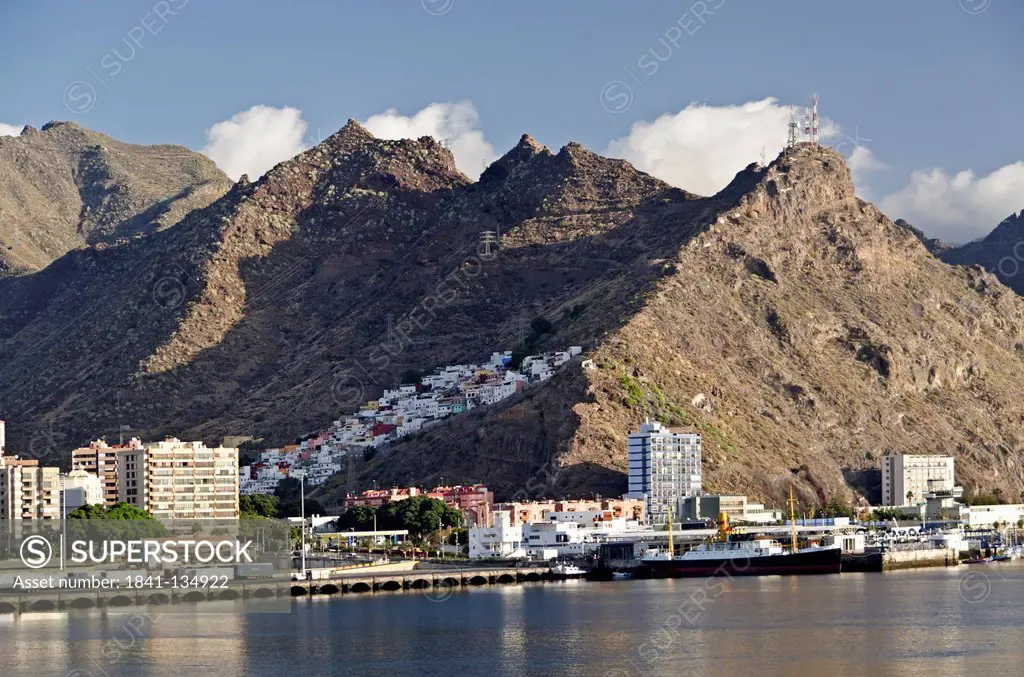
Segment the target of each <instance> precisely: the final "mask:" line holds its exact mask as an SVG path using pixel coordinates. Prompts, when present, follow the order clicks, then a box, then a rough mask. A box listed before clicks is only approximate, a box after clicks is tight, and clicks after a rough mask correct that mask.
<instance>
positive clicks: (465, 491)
mask: <svg viewBox="0 0 1024 677" xmlns="http://www.w3.org/2000/svg"><path fill="white" fill-rule="evenodd" d="M427 496H429V497H430V498H437V499H440V500H442V501H444V502H445V503H447V504H448V505H450V506H451V507H453V508H456V509H458V510H461V511H462V515H463V516H464V517H465V518H466V526H468V527H472V526H483V525H485V524H489V523H490V517H491V504H492V503H494V492H492V491H488V490H487V487H485V486H484V485H482V484H473V485H471V486H468V487H464V486H461V485H460V486H454V487H435V488H434V489H432V490H431V491H429V492H427Z"/></svg>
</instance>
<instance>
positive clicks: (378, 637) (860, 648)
mask: <svg viewBox="0 0 1024 677" xmlns="http://www.w3.org/2000/svg"><path fill="white" fill-rule="evenodd" d="M994 566H995V565H994ZM988 570H990V571H991V572H992V573H991V580H990V581H988V585H989V588H990V594H989V595H987V596H986V597H985V598H984V599H982V600H981V601H979V602H975V603H971V602H968V601H966V600H965V599H964V595H963V594H962V589H961V588H962V583H963V580H964V579H963V576H964V575H965V571H964V570H960V571H955V570H954V571H946V570H936V571H919V572H902V573H897V574H886V575H877V574H844V575H842V576H840V577H836V576H827V577H808V578H799V579H798V578H759V579H736V580H734V581H728V582H727V583H728V585H727V586H724V587H709V585H710V584H709V583H708V582H706V581H701V580H675V581H672V580H669V581H626V582H609V583H582V582H579V583H570V584H537V585H525V586H512V585H510V586H501V587H494V588H480V589H474V590H471V591H467V592H460V593H456V594H453V595H451V596H450V597H448V598H446V599H444V600H443V601H432V599H431V598H430V597H428V596H427V595H426V594H417V593H407V594H388V595H366V596H360V597H355V596H353V597H348V598H335V599H330V600H323V599H313V600H299V601H296V602H293V603H292V604H291V606H290V609H291V613H290V614H288V615H282V614H258V613H235V614H209V613H204V612H202V611H201V610H200V609H201V607H199V606H197V607H196V608H195V609H193V610H191V611H188V610H185V611H184V612H182V611H177V612H172V613H164V614H160V615H159V616H155V615H154V617H153V618H150V619H145V618H142V620H140V617H141V616H140V614H135V613H131V612H129V613H116V614H114V613H104V612H74V613H72V614H29V615H25V616H20V617H10V616H6V617H0V655H2V656H3V663H2V665H0V673H2V674H3V675H4V677H7V676H8V675H10V676H11V677H22V676H28V675H31V676H32V677H36V676H39V675H42V676H47V675H54V676H55V677H65V676H66V675H68V674H69V673H70V674H73V675H75V677H87V676H89V675H96V676H102V675H106V676H107V677H129V676H130V677H136V676H145V677H182V675H183V674H195V673H199V674H208V675H216V676H218V677H219V676H220V675H226V676H228V677H233V676H237V677H242V676H245V677H264V676H266V677H270V676H274V677H278V676H280V675H290V674H294V675H301V676H302V677H307V676H316V675H325V676H326V675H347V674H352V675H382V676H383V675H394V674H417V675H452V674H490V675H522V674H540V675H598V676H601V675H612V676H619V675H643V677H658V676H659V675H677V674H680V672H685V673H689V674H706V675H722V676H725V675H735V674H757V675H811V676H816V675H829V676H831V675H835V674H841V675H842V676H843V677H868V676H869V675H877V674H900V675H908V676H910V677H925V676H927V677H933V675H936V674H965V673H967V672H968V671H971V672H978V671H979V670H981V671H982V674H987V673H989V672H1001V673H1003V674H1019V661H1020V658H1021V656H1022V650H1024V647H1022V646H1021V645H1020V638H1021V637H1022V636H1024V617H1022V614H1020V613H1019V609H1020V608H1021V606H1022V605H1024V566H1019V565H999V569H998V570H997V569H995V568H992V567H990V568H989V569H988ZM997 574H998V575H997ZM74 670H78V671H79V672H77V673H75V672H73V671H74Z"/></svg>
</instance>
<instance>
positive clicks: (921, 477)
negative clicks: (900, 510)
mask: <svg viewBox="0 0 1024 677" xmlns="http://www.w3.org/2000/svg"><path fill="white" fill-rule="evenodd" d="M955 484H956V482H955V460H954V458H953V457H952V456H912V455H910V454H888V455H886V456H883V457H882V504H883V505H892V506H903V505H917V504H923V503H924V502H925V500H926V496H927V495H928V494H933V493H949V494H952V493H954V490H955V489H956V487H955Z"/></svg>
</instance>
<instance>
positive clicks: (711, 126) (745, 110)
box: [605, 98, 839, 195]
mask: <svg viewBox="0 0 1024 677" xmlns="http://www.w3.org/2000/svg"><path fill="white" fill-rule="evenodd" d="M790 114H791V109H790V107H789V106H781V105H779V104H778V103H777V102H776V100H775V99H774V98H767V99H763V100H761V101H751V102H748V103H745V104H742V105H739V106H708V105H704V104H699V103H694V104H690V105H689V106H687V107H686V108H684V109H683V110H681V111H679V112H678V113H676V114H674V115H669V114H666V115H662V116H661V117H659V118H658V119H657V120H655V121H654V122H646V121H641V122H637V123H635V124H634V125H633V127H632V129H630V132H629V135H628V136H625V137H623V138H620V139H615V140H613V141H612V142H611V143H609V144H608V147H607V148H606V149H605V154H606V155H609V156H611V157H619V158H623V159H625V160H628V161H629V162H631V163H632V164H633V165H635V166H636V167H638V168H639V169H641V170H643V171H645V172H647V173H649V174H651V175H653V176H656V177H658V178H659V179H661V180H662V181H666V182H668V183H670V184H672V185H673V186H676V187H678V188H683V189H685V190H688V191H691V192H694V193H700V194H702V195H712V194H714V193H717V192H718V191H720V190H721V189H722V188H725V186H726V185H728V183H729V181H731V180H732V179H733V177H734V176H736V172H738V171H740V170H741V169H743V168H744V167H746V166H747V165H749V164H750V163H751V162H758V161H759V160H760V157H761V151H762V148H763V149H764V152H765V154H766V155H767V157H768V160H769V161H771V160H773V159H775V157H776V156H777V155H778V154H779V153H780V152H781V151H782V149H783V147H784V146H785V144H786V135H787V129H788V124H789V119H790ZM802 115H803V109H802V108H800V109H799V110H798V111H797V124H798V125H799V126H800V127H801V129H800V132H801V134H802V132H803V129H802V127H803V120H802ZM838 134H839V127H838V126H837V125H836V124H835V123H833V122H832V121H831V120H828V119H825V118H823V119H822V120H821V125H820V138H821V139H822V140H826V139H829V138H833V137H835V136H837V135H838Z"/></svg>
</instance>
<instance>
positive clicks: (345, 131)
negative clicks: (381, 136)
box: [335, 118, 377, 141]
mask: <svg viewBox="0 0 1024 677" xmlns="http://www.w3.org/2000/svg"><path fill="white" fill-rule="evenodd" d="M335 136H340V137H342V138H345V139H351V140H353V141H355V140H362V141H373V140H375V139H376V138H377V137H375V136H374V135H373V134H372V133H371V132H370V130H369V129H367V128H366V127H363V126H362V125H361V124H359V121H358V120H355V119H353V118H349V119H348V122H346V123H345V126H344V127H342V128H341V129H340V130H338V133H337V134H336V135H335Z"/></svg>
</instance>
